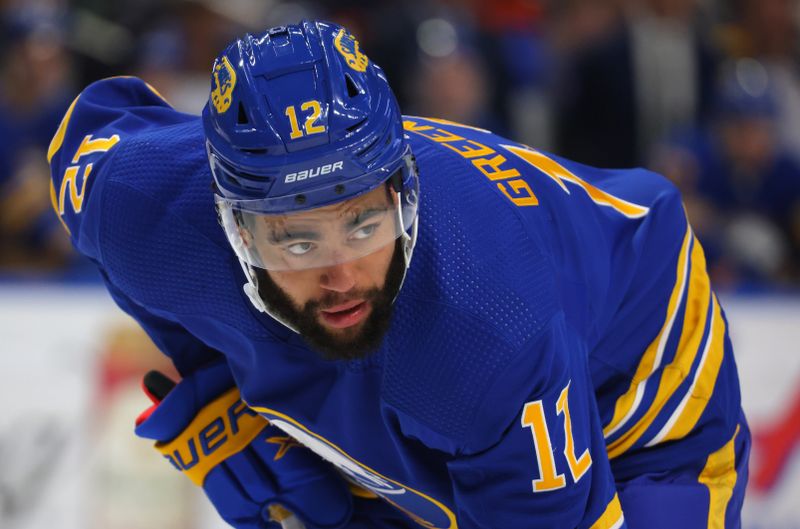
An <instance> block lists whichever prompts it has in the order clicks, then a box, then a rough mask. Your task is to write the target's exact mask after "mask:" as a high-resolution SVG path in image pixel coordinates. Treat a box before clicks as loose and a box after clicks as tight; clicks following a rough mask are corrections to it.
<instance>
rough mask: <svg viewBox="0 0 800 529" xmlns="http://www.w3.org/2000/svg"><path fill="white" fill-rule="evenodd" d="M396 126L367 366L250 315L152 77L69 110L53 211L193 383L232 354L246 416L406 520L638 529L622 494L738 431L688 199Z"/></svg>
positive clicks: (55, 162)
mask: <svg viewBox="0 0 800 529" xmlns="http://www.w3.org/2000/svg"><path fill="white" fill-rule="evenodd" d="M404 125H405V130H406V133H407V135H408V142H409V144H410V145H411V148H412V149H413V152H414V153H415V155H416V159H417V163H418V166H419V171H420V197H421V201H420V210H419V217H420V220H419V236H418V241H417V245H416V249H415V252H414V257H413V260H412V262H411V266H410V269H409V271H408V275H407V278H406V281H405V284H404V286H403V289H402V291H401V292H400V295H399V296H398V298H397V300H396V302H395V312H394V316H393V320H392V323H391V328H390V330H389V331H388V333H387V335H386V337H385V339H384V341H383V344H382V346H381V348H380V350H379V351H377V352H376V353H375V354H374V355H372V356H370V357H369V358H368V359H366V360H362V361H349V362H345V361H341V362H331V361H325V360H323V359H321V358H320V357H319V356H318V355H317V354H316V353H315V352H313V351H312V350H310V349H309V348H308V347H307V346H306V345H305V343H304V342H303V340H302V338H301V337H300V336H298V335H296V334H294V333H292V332H291V331H289V330H288V329H286V328H285V327H283V326H282V325H280V324H278V323H277V322H275V321H274V320H272V319H271V318H269V317H268V316H266V315H264V314H262V313H259V312H258V311H256V310H255V309H254V308H253V307H252V306H251V304H250V302H249V300H248V298H247V296H246V295H245V294H244V292H243V291H242V285H243V284H244V283H245V278H244V275H243V273H242V271H241V268H240V266H239V263H238V261H237V259H236V256H235V254H234V252H233V251H232V250H231V249H230V247H229V245H228V242H227V241H226V238H225V235H224V233H223V230H222V228H221V227H220V226H219V224H218V222H217V218H216V214H215V210H214V201H213V195H212V189H211V182H212V178H211V174H210V171H209V168H208V163H207V159H206V153H205V149H204V137H203V130H202V126H201V122H200V119H199V117H197V116H192V115H187V114H182V113H179V112H176V111H175V110H173V109H172V108H171V107H170V106H169V105H168V103H166V102H165V101H164V100H163V99H162V98H161V97H160V96H159V95H158V93H157V92H156V91H155V90H153V89H152V88H151V87H149V86H148V85H146V84H145V83H143V82H142V81H140V80H138V79H135V78H113V79H109V80H104V81H100V82H98V83H95V84H93V85H91V86H90V87H88V88H87V89H86V90H85V91H84V92H83V93H82V94H81V95H80V96H79V97H78V98H77V99H76V101H75V102H74V103H73V104H72V106H71V107H70V108H69V111H68V112H67V114H66V116H65V117H64V119H63V121H62V123H61V126H60V127H59V129H58V131H57V133H56V135H55V137H54V139H53V142H52V144H51V146H50V149H49V152H48V157H49V160H50V163H51V171H52V187H51V198H52V202H53V207H54V208H55V210H56V212H57V213H58V215H59V218H60V219H61V221H62V222H63V224H64V227H65V229H66V230H67V231H68V232H69V234H70V236H71V239H72V242H73V244H74V245H75V246H76V247H77V248H78V249H79V250H80V251H81V252H82V253H84V254H85V255H87V256H88V257H89V258H91V259H92V260H93V261H94V262H95V263H96V264H97V266H98V268H99V269H100V271H101V273H102V275H103V277H104V279H105V281H106V284H107V287H108V289H109V291H110V293H111V294H112V296H113V297H114V299H115V301H116V302H117V303H118V304H119V306H120V307H121V308H122V309H123V310H125V311H126V312H128V313H129V314H131V315H132V316H133V317H134V318H136V319H137V320H138V322H139V323H140V324H141V325H142V327H143V328H144V329H145V330H146V331H147V332H148V333H149V335H150V336H151V337H152V339H153V340H154V341H155V343H156V344H157V345H158V346H159V347H160V348H161V350H162V351H163V352H164V353H165V354H167V355H169V356H170V357H171V359H172V360H173V361H174V363H175V365H176V366H177V368H178V369H179V371H181V372H182V373H184V374H185V373H190V372H192V371H193V370H194V369H197V368H198V367H200V366H203V365H205V364H208V363H209V362H214V361H219V360H224V361H226V362H227V364H228V366H229V367H230V369H231V371H232V373H233V375H234V378H235V380H236V381H237V385H238V386H239V388H240V390H241V393H242V396H243V398H244V399H245V400H246V401H247V402H248V404H249V405H250V406H251V407H253V408H254V409H256V410H258V411H259V412H260V413H262V414H263V415H264V416H265V417H267V418H268V419H269V420H270V421H272V422H273V424H275V425H277V426H278V427H280V428H282V429H283V430H285V431H286V432H288V433H289V434H291V435H292V436H294V437H295V438H296V439H297V440H299V441H300V442H301V443H303V444H304V445H306V446H308V447H309V448H311V449H312V450H314V451H315V452H317V453H318V454H320V455H321V456H322V457H324V458H325V459H327V460H329V461H331V462H332V463H333V464H335V465H337V466H338V467H339V468H340V470H341V471H342V472H343V473H345V474H346V475H347V476H349V477H350V478H351V479H352V480H354V481H355V482H356V483H358V484H360V485H362V486H363V487H364V488H366V489H368V490H370V491H371V492H372V493H374V494H375V495H377V496H379V497H381V498H383V499H384V500H386V502H388V503H389V504H391V505H393V506H395V507H396V508H397V509H399V511H402V512H403V513H405V514H406V515H407V516H408V518H407V520H408V523H409V524H410V526H415V525H417V524H418V525H421V526H423V527H429V528H442V529H445V528H456V527H461V528H477V527H481V528H500V527H502V528H517V527H519V528H555V527H570V528H572V527H577V528H586V529H588V528H592V529H599V528H605V529H608V528H612V527H613V528H617V527H624V521H623V514H622V511H621V508H620V503H619V500H618V497H617V493H616V485H615V482H619V481H624V480H628V479H633V478H635V477H636V476H638V475H641V474H644V473H658V472H662V471H666V470H670V469H675V468H680V467H682V466H690V465H696V462H697V461H698V460H700V461H704V460H705V458H706V456H707V455H708V454H710V453H712V452H714V451H715V450H717V449H719V448H720V447H721V446H723V445H725V444H726V443H727V442H728V441H729V440H730V439H731V437H732V435H733V434H734V431H735V429H736V425H737V421H738V419H739V409H740V402H739V401H740V396H739V387H738V381H737V375H736V368H735V365H734V359H733V356H732V349H731V345H730V341H729V339H728V333H727V327H726V321H725V318H724V314H723V311H722V309H721V307H720V305H719V302H718V300H717V298H716V296H715V295H714V293H713V291H712V290H711V288H710V285H709V279H708V276H707V274H706V268H705V262H704V256H703V250H702V248H701V246H700V244H699V242H698V241H697V240H696V238H695V237H694V235H693V233H692V231H691V228H690V226H689V224H688V222H687V220H686V217H685V213H684V210H683V207H682V204H681V200H680V196H679V194H678V192H677V191H676V189H675V188H674V187H673V186H672V185H671V184H670V183H669V182H668V181H666V180H665V179H663V178H661V177H659V176H658V175H655V174H652V173H650V172H647V171H645V170H641V169H634V170H599V169H594V168H590V167H586V166H583V165H579V164H576V163H573V162H569V161H567V160H563V159H560V158H558V157H555V156H552V155H550V154H546V153H543V152H540V151H537V150H535V149H532V148H530V147H527V146H524V145H520V144H518V143H514V142H512V141H509V140H506V139H503V138H501V137H498V136H496V135H494V134H492V133H490V132H488V131H485V130H481V129H476V128H472V127H467V126H464V125H460V124H455V123H451V122H446V121H442V120H434V119H424V118H417V117H407V118H406V119H405V123H404ZM376 501H378V500H376Z"/></svg>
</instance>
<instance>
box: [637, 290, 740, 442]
mask: <svg viewBox="0 0 800 529" xmlns="http://www.w3.org/2000/svg"><path fill="white" fill-rule="evenodd" d="M712 297H713V303H714V312H713V316H712V324H711V331H710V332H711V335H710V336H709V337H708V338H706V346H705V349H704V350H703V356H702V357H701V359H700V365H699V366H698V367H697V371H696V372H695V377H694V380H693V381H692V385H691V387H690V388H689V390H688V391H687V392H686V395H685V396H684V397H683V400H681V403H680V404H679V405H678V407H677V408H676V409H675V411H674V412H673V414H672V417H670V419H669V420H668V421H667V423H666V424H665V425H664V427H663V428H662V429H661V431H660V432H659V433H658V434H656V436H655V437H654V438H653V439H652V440H651V441H650V442H648V443H647V444H646V445H645V446H653V445H656V444H658V443H661V442H664V441H671V440H673V439H681V438H683V437H685V436H686V435H687V434H688V433H689V432H691V431H692V428H694V426H695V424H697V421H699V420H700V416H701V415H702V414H703V411H704V410H705V409H706V405H707V404H708V400H709V399H710V398H711V395H712V394H713V393H714V386H715V385H716V382H717V376H718V375H719V369H720V367H721V366H722V356H723V353H724V351H725V320H724V319H723V318H722V310H721V309H720V306H719V301H717V297H716V296H715V295H713V294H712Z"/></svg>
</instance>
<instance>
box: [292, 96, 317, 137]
mask: <svg viewBox="0 0 800 529" xmlns="http://www.w3.org/2000/svg"><path fill="white" fill-rule="evenodd" d="M309 110H310V111H311V112H309V113H308V114H306V121H305V123H303V130H301V129H300V124H299V123H298V121H297V110H296V109H295V105H289V106H288V107H286V110H285V111H284V114H286V116H287V117H288V118H289V127H290V128H291V133H290V134H289V137H290V138H291V139H293V140H296V139H297V138H302V137H303V136H308V135H311V134H317V133H320V132H325V130H327V129H326V128H325V125H317V124H316V121H317V120H318V119H319V117H320V114H322V107H321V105H320V104H319V101H317V100H315V99H312V100H310V101H306V102H305V103H301V104H300V111H301V112H308V111H309ZM303 131H305V133H304V132H303Z"/></svg>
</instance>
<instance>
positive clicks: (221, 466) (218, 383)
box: [136, 363, 352, 529]
mask: <svg viewBox="0 0 800 529" xmlns="http://www.w3.org/2000/svg"><path fill="white" fill-rule="evenodd" d="M143 387H144V390H145V393H147V394H148V396H149V397H150V398H151V400H152V401H153V406H152V407H150V408H149V409H148V410H146V411H145V412H143V413H142V414H141V415H140V416H139V418H138V419H137V421H136V435H138V436H139V437H143V438H146V439H153V440H155V441H157V442H156V444H155V448H156V449H157V450H158V451H159V452H161V453H162V454H163V455H164V457H165V458H166V459H167V460H168V461H169V462H170V463H172V465H173V466H174V467H175V468H177V469H178V470H180V471H182V472H183V473H184V474H186V475H187V476H188V477H189V479H190V480H192V482H194V483H195V484H196V485H199V486H201V487H203V490H204V491H205V493H206V495H207V496H208V498H209V499H210V500H211V503H212V504H213V505H214V507H215V508H216V510H217V512H218V513H219V514H220V516H222V518H223V519H224V520H225V521H226V522H228V523H229V524H230V525H232V526H233V527H235V528H237V529H266V528H278V527H281V524H279V523H278V522H282V525H283V527H291V526H293V522H292V519H291V516H290V513H294V515H296V516H297V518H299V519H300V520H301V521H302V522H303V523H304V524H305V525H306V527H307V528H308V529H334V528H339V527H343V526H344V525H345V524H346V523H347V522H348V520H349V519H350V516H351V513H352V498H351V496H350V493H349V491H348V489H347V486H346V485H345V483H344V481H343V480H342V478H341V477H340V476H339V475H338V474H337V473H336V472H335V471H334V470H333V468H332V467H330V465H329V464H328V463H326V462H324V461H323V460H322V459H320V458H319V457H318V456H316V455H315V454H314V453H312V452H311V451H309V450H308V449H306V448H304V447H301V446H298V445H297V444H296V443H295V442H294V441H293V440H292V439H291V438H289V437H287V436H286V434H284V433H283V432H282V431H280V430H278V429H277V428H275V427H274V426H271V425H270V424H269V422H267V420H266V419H264V418H263V417H261V416H260V415H258V414H257V413H256V412H254V411H253V410H251V409H250V408H248V407H247V405H246V404H245V403H244V402H243V401H242V400H241V398H240V397H239V390H238V389H237V388H236V387H235V384H234V381H233V378H232V376H231V374H230V371H229V369H228V367H227V365H225V364H224V363H223V364H216V365H213V366H211V367H207V368H204V369H201V370H198V371H196V372H194V373H192V374H191V375H190V376H188V377H186V378H184V379H183V380H182V381H181V382H179V383H178V384H177V385H176V384H175V383H174V382H172V381H171V380H170V379H169V378H167V377H165V376H164V375H162V374H161V373H159V372H157V371H151V372H150V373H148V374H147V375H145V378H144V381H143ZM287 511H288V512H287ZM295 525H296V524H295ZM296 526H298V527H299V525H296Z"/></svg>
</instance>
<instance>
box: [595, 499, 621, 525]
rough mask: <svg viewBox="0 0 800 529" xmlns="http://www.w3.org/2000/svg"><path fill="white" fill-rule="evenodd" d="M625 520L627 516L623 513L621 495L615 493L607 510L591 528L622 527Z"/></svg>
mask: <svg viewBox="0 0 800 529" xmlns="http://www.w3.org/2000/svg"><path fill="white" fill-rule="evenodd" d="M624 521H625V516H624V515H623V514H622V506H621V505H620V503H619V495H617V494H614V497H613V498H611V501H610V502H608V505H607V506H606V510H605V511H604V512H603V514H601V515H600V518H598V519H597V521H596V522H594V523H593V524H592V526H591V527H590V528H589V529H617V528H619V527H622V522H624Z"/></svg>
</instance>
